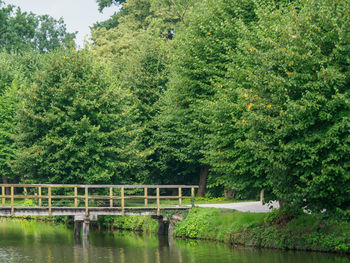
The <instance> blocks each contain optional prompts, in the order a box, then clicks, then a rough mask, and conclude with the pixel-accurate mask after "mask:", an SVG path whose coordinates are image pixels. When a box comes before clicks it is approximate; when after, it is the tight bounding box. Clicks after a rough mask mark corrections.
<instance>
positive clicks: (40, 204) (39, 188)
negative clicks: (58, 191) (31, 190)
mask: <svg viewBox="0 0 350 263" xmlns="http://www.w3.org/2000/svg"><path fill="white" fill-rule="evenodd" d="M38 192H39V206H42V199H41V186H39V187H38Z"/></svg>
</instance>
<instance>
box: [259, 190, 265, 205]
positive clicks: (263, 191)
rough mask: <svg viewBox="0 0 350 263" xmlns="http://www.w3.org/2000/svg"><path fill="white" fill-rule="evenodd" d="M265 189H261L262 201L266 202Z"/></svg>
mask: <svg viewBox="0 0 350 263" xmlns="http://www.w3.org/2000/svg"><path fill="white" fill-rule="evenodd" d="M264 195H265V189H262V190H261V191H260V202H264V199H265V196H264Z"/></svg>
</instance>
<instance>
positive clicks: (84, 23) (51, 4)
mask: <svg viewBox="0 0 350 263" xmlns="http://www.w3.org/2000/svg"><path fill="white" fill-rule="evenodd" d="M4 2H5V3H6V4H13V5H16V6H19V7H20V8H21V10H22V11H26V12H33V13H35V14H37V15H46V14H47V15H50V16H52V17H54V18H56V19H59V18H60V17H63V19H64V22H65V23H66V25H67V31H68V32H75V31H78V34H77V37H76V42H77V44H78V45H79V46H80V47H82V46H83V43H84V39H85V38H86V36H89V34H90V29H89V26H91V25H93V24H94V23H95V22H97V21H103V20H106V19H108V18H109V17H110V16H111V15H112V14H113V13H114V12H116V11H117V10H118V8H117V7H116V6H115V7H110V8H106V9H105V10H104V12H103V14H101V13H100V12H99V11H98V6H97V3H96V1H95V0H4Z"/></svg>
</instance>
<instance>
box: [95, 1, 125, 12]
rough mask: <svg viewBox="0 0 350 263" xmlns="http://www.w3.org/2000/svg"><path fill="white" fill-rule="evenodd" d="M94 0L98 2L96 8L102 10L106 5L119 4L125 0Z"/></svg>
mask: <svg viewBox="0 0 350 263" xmlns="http://www.w3.org/2000/svg"><path fill="white" fill-rule="evenodd" d="M96 2H97V4H98V10H99V11H100V12H102V11H103V9H105V8H106V7H110V6H112V5H121V4H122V3H125V2H126V0H96Z"/></svg>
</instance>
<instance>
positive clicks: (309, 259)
mask: <svg viewBox="0 0 350 263" xmlns="http://www.w3.org/2000/svg"><path fill="white" fill-rule="evenodd" d="M19 262H21V263H27V262H35V263H80V262H81V263H89V262H91V263H112V262H120V263H124V262H127V263H134V262H135V263H136V262H137V263H143V262H145V263H146V262H147V263H148V262H149V263H153V262H154V263H158V262H164V263H183V262H184V263H185V262H186V263H187V262H189V263H197V262H200V263H206V262H207V263H216V262H218V263H219V262H220V263H221V262H223V263H226V262H230V263H316V262H317V263H329V262H337V263H343V262H344V263H345V262H350V257H349V256H344V255H335V254H326V253H310V252H294V251H280V250H267V249H253V248H232V247H230V246H227V245H225V244H221V243H215V242H204V241H194V240H181V239H168V238H167V237H158V236H157V235H141V234H136V233H131V232H114V233H110V232H103V233H99V232H92V233H91V235H90V237H89V239H88V240H78V241H75V240H74V238H73V231H72V230H70V229H67V228H66V227H65V226H62V225H61V226H57V225H51V224H45V223H39V222H34V221H29V222H28V221H4V220H3V221H2V220H0V263H19Z"/></svg>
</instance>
